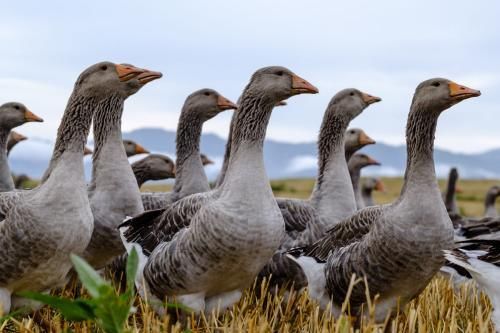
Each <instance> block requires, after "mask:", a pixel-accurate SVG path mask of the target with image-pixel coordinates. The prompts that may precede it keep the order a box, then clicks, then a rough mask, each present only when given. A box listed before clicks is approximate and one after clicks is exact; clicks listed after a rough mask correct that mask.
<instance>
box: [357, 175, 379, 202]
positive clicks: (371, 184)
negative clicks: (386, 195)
mask: <svg viewBox="0 0 500 333" xmlns="http://www.w3.org/2000/svg"><path fill="white" fill-rule="evenodd" d="M373 190H375V191H379V192H385V185H384V183H383V182H382V180H380V179H379V178H368V179H366V180H365V181H364V182H363V185H362V187H361V197H362V198H363V202H364V203H365V206H366V207H370V206H375V201H374V200H373V196H372V192H373Z"/></svg>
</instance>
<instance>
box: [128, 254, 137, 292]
mask: <svg viewBox="0 0 500 333" xmlns="http://www.w3.org/2000/svg"><path fill="white" fill-rule="evenodd" d="M138 267H139V256H138V255H137V251H136V250H135V248H132V251H130V253H129V255H128V258H127V271H126V274H127V290H126V292H127V293H128V294H129V295H130V297H132V296H133V292H134V286H135V276H136V275H137V268H138Z"/></svg>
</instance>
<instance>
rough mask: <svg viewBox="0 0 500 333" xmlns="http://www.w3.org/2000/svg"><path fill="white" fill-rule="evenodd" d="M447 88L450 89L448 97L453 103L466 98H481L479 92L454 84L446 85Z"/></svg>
mask: <svg viewBox="0 0 500 333" xmlns="http://www.w3.org/2000/svg"><path fill="white" fill-rule="evenodd" d="M448 88H449V89H450V97H451V99H452V100H454V101H462V100H464V99H467V98H471V97H478V96H481V92H480V91H479V90H475V89H471V88H467V87H466V86H462V85H460V84H457V83H455V82H450V83H448Z"/></svg>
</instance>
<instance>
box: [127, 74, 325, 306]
mask: <svg viewBox="0 0 500 333" xmlns="http://www.w3.org/2000/svg"><path fill="white" fill-rule="evenodd" d="M317 92H318V90H317V88H315V87H314V86H312V85H311V84H310V83H308V82H307V81H305V80H304V79H302V78H300V77H298V76H297V75H296V74H294V73H292V72H291V71H290V70H288V69H286V68H284V67H278V66H273V67H265V68H262V69H259V70H257V71H256V72H255V73H254V74H253V75H252V77H251V79H250V82H249V83H248V85H247V86H246V88H245V89H244V91H243V93H242V95H241V98H240V105H239V108H238V111H237V113H236V117H235V119H234V122H233V130H232V136H231V153H230V160H229V165H228V168H227V172H226V176H225V178H224V181H223V184H222V185H221V186H220V187H218V188H216V189H214V190H212V191H210V192H205V193H198V194H194V195H191V196H188V197H186V198H184V199H182V200H179V201H177V202H176V203H174V204H173V205H171V206H169V207H167V208H166V209H164V210H163V211H162V212H161V213H160V214H159V215H158V213H157V212H154V211H153V213H151V212H145V213H144V214H143V215H140V216H138V217H135V218H133V219H130V220H128V221H125V222H124V223H123V224H122V225H121V227H120V229H121V230H120V231H121V232H122V237H123V240H124V244H125V246H126V247H127V250H128V251H130V249H131V248H133V247H137V248H138V252H139V254H140V261H141V264H140V271H142V274H139V276H143V279H142V278H139V279H138V280H137V283H138V290H139V291H142V293H146V294H147V295H149V294H151V295H153V296H155V297H156V298H158V299H160V300H163V299H165V297H172V296H175V297H176V301H177V302H179V303H181V304H184V305H185V306H187V307H189V308H190V309H191V310H193V311H194V312H195V313H201V312H206V313H210V312H211V311H212V310H215V309H218V308H220V309H225V308H227V307H230V306H231V305H232V304H233V303H235V302H237V301H238V300H239V298H240V297H241V294H242V291H243V289H244V288H247V287H248V286H250V285H251V284H252V282H253V281H254V279H255V277H256V275H257V273H258V272H259V271H260V270H261V269H262V267H263V266H264V265H265V264H266V262H267V261H268V260H269V258H270V257H271V255H272V254H273V253H274V251H275V250H276V248H278V246H279V244H280V242H281V240H282V238H283V235H284V232H285V228H284V223H283V217H282V216H281V214H280V210H279V208H278V206H277V204H276V201H275V199H274V196H273V193H272V190H271V186H270V185H269V179H268V178H267V175H266V172H265V168H264V160H263V144H264V138H265V134H266V128H267V124H268V122H269V118H270V116H271V112H272V110H273V108H274V106H275V104H276V103H277V102H278V101H281V100H284V99H287V98H289V97H291V96H293V95H298V94H304V93H317ZM141 281H144V286H141ZM143 287H144V288H143ZM157 311H159V309H158V310H157Z"/></svg>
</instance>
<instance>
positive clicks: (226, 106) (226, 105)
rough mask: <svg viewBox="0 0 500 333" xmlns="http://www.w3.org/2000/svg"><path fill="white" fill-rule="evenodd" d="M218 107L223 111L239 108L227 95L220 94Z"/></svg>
mask: <svg viewBox="0 0 500 333" xmlns="http://www.w3.org/2000/svg"><path fill="white" fill-rule="evenodd" d="M217 107H218V108H219V109H221V110H222V111H224V110H231V109H233V110H236V109H237V108H238V105H236V104H234V103H233V102H231V101H230V100H228V99H227V98H226V97H224V96H222V95H219V97H217Z"/></svg>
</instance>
